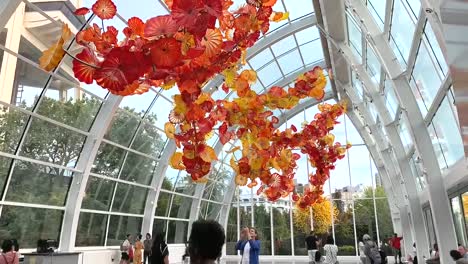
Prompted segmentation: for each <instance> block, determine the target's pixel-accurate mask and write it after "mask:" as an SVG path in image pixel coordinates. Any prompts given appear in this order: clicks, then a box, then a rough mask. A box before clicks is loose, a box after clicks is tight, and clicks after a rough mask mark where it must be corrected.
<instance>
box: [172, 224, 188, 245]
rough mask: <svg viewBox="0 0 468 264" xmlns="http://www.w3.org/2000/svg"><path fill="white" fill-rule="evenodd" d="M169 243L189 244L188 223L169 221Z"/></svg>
mask: <svg viewBox="0 0 468 264" xmlns="http://www.w3.org/2000/svg"><path fill="white" fill-rule="evenodd" d="M168 222H169V226H168V227H169V228H168V229H167V230H168V231H167V243H185V242H187V240H188V239H187V232H188V222H183V221H168Z"/></svg>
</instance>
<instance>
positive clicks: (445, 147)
mask: <svg viewBox="0 0 468 264" xmlns="http://www.w3.org/2000/svg"><path fill="white" fill-rule="evenodd" d="M456 118H457V117H456V116H455V115H454V113H453V112H452V107H451V102H449V100H448V98H447V97H446V98H445V99H444V101H442V104H441V105H440V107H439V109H438V110H437V113H436V115H435V116H434V119H433V121H432V122H433V125H434V128H435V131H436V133H437V137H438V138H439V142H440V145H441V147H442V151H443V153H444V156H445V160H446V162H447V166H452V165H453V164H455V163H456V162H457V161H459V160H460V159H462V158H463V157H465V152H464V149H463V141H462V138H461V135H460V127H459V126H458V124H457V120H456Z"/></svg>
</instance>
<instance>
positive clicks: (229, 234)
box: [226, 199, 240, 255]
mask: <svg viewBox="0 0 468 264" xmlns="http://www.w3.org/2000/svg"><path fill="white" fill-rule="evenodd" d="M235 200H236V201H235V202H233V203H232V205H231V209H230V210H229V218H228V225H227V228H226V255H237V252H236V250H235V247H236V243H237V240H238V237H237V236H238V230H239V228H240V227H238V226H237V199H235Z"/></svg>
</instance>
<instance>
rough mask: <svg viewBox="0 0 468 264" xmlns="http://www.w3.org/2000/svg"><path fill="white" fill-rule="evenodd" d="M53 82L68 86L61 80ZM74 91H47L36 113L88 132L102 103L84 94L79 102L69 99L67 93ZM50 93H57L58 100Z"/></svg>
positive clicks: (70, 89) (72, 89)
mask: <svg viewBox="0 0 468 264" xmlns="http://www.w3.org/2000/svg"><path fill="white" fill-rule="evenodd" d="M55 81H56V82H59V83H62V84H61V86H67V85H68V86H69V84H65V83H63V81H61V80H55ZM61 89H63V87H62V88H61ZM75 89H78V88H71V87H69V88H67V89H66V90H60V91H57V90H51V89H47V91H46V93H45V95H44V96H45V97H44V98H43V99H42V101H41V103H40V104H39V106H38V109H37V113H38V114H40V115H43V116H46V117H49V118H51V119H54V120H56V121H59V122H60V123H64V124H66V125H69V126H72V127H75V128H78V129H80V130H84V131H88V130H89V129H90V127H91V124H92V123H93V121H94V118H95V117H96V115H97V112H98V111H99V108H100V107H101V103H102V102H101V101H100V100H98V99H95V98H92V97H91V96H86V94H85V95H84V96H83V99H81V100H74V99H72V98H70V99H69V98H68V97H67V93H72V94H73V93H75V92H76V91H75ZM52 92H57V93H58V94H60V96H59V97H58V98H54V97H51V93H52Z"/></svg>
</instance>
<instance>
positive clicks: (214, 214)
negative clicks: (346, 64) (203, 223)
mask: <svg viewBox="0 0 468 264" xmlns="http://www.w3.org/2000/svg"><path fill="white" fill-rule="evenodd" d="M221 207H222V205H221V204H218V203H210V202H207V201H201V203H200V215H199V217H201V218H203V219H211V220H216V219H218V218H219V213H220V211H221Z"/></svg>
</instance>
